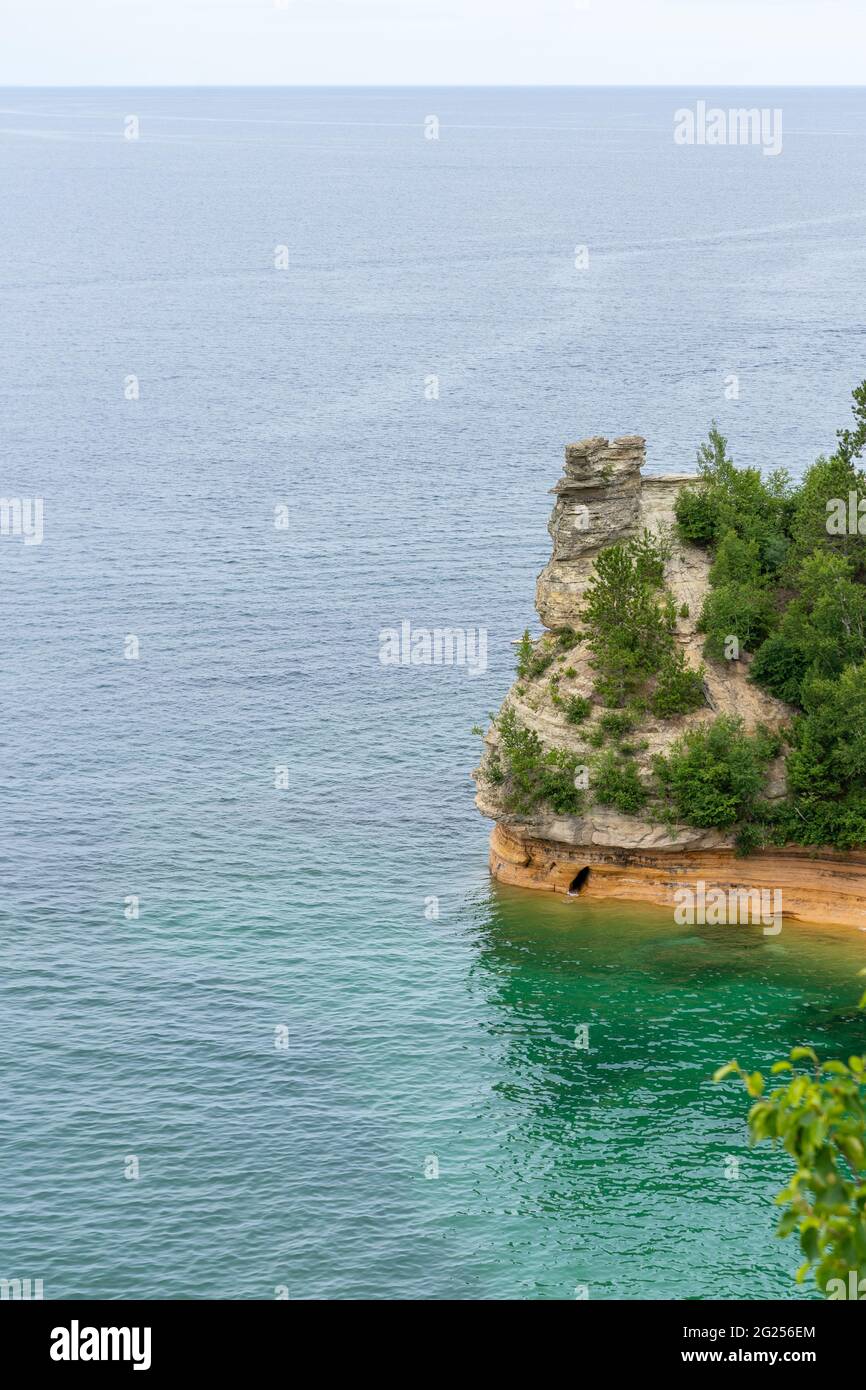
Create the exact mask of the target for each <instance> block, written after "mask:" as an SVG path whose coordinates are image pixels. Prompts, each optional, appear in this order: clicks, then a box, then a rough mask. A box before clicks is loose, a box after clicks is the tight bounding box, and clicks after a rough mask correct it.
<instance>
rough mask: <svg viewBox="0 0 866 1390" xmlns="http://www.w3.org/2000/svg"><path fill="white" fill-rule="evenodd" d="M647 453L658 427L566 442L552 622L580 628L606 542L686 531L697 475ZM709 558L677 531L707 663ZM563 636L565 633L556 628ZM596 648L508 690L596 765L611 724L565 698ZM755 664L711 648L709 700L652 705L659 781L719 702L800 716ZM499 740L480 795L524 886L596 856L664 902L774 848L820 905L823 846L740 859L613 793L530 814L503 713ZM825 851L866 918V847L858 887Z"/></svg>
mask: <svg viewBox="0 0 866 1390" xmlns="http://www.w3.org/2000/svg"><path fill="white" fill-rule="evenodd" d="M643 460H644V440H643V439H641V438H639V437H638V436H635V435H629V436H626V437H624V438H622V439H615V440H614V441H613V442H612V443H611V442H609V441H608V440H607V439H604V438H601V437H595V438H592V439H585V440H582V441H581V442H580V443H579V444H572V445H569V446H568V448H567V449H566V464H565V476H564V477H563V478H562V479H561V480H560V482H559V483H558V484H557V485H556V487H555V488H554V489H553V491H554V494H555V496H556V503H555V505H554V508H553V514H552V516H551V519H550V524H549V528H548V529H549V531H550V534H551V538H552V540H553V555H552V558H551V560H550V563H549V564H548V565H547V566H546V567H545V569H544V570H543V571H542V572H541V574H540V575H539V577H538V584H537V589H536V604H537V607H538V611H539V614H540V615H541V618H542V621H543V622H544V624H545V626H546V627H547V628H548V629H550V630H551V633H557V632H562V631H563V629H565V628H575V629H579V628H580V626H581V621H580V610H581V607H582V602H583V594H584V592H585V590H586V587H587V585H588V583H589V580H590V578H591V576H592V570H593V565H594V563H595V559H596V556H597V555H598V553H599V551H600V550H602V549H603V548H604V547H605V546H608V545H613V544H615V543H616V542H617V541H621V540H626V539H628V538H629V537H630V536H634V535H637V534H639V533H640V532H641V531H642V530H643V529H644V528H647V529H648V530H650V531H655V530H658V529H659V528H664V529H669V530H670V532H671V534H673V532H672V528H673V523H674V510H673V509H674V502H675V499H676V495H677V493H678V491H679V490H680V488H682V487H683V486H684V485H686V484H687V483H690V482H695V481H696V478H695V477H694V475H691V474H684V473H678V474H666V475H661V476H652V477H645V476H643V475H642V474H641V465H642V463H643ZM709 568H710V560H709V556H708V555H707V553H706V551H704V550H701V549H700V548H698V547H696V546H691V545H685V544H682V543H679V542H677V541H676V540H674V543H673V552H672V554H671V557H670V559H669V560H668V562H667V564H666V567H665V584H666V585H667V588H668V589H669V591H670V592H671V594H672V596H673V598H674V602H675V604H676V608H677V612H678V613H679V615H680V616H679V617H678V619H677V632H676V639H677V641H678V642H679V644H680V645H681V647H682V650H683V654H684V656H685V659H686V661H687V662H688V663H689V664H690V665H692V666H693V667H694V668H695V669H697V668H699V667H700V665H701V663H702V646H703V637H702V636H701V634H700V633H698V632H697V630H696V624H697V621H698V618H699V616H700V611H701V607H702V605H703V601H704V597H705V596H706V593H707V591H708V589H709ZM549 640H550V641H551V642H552V641H553V638H552V636H551V638H550V639H549ZM591 655H592V654H591V651H590V650H589V647H588V645H587V644H586V643H584V642H579V643H578V644H577V645H576V646H573V647H571V648H569V649H568V650H567V651H566V652H565V653H564V654H563V655H561V656H558V657H557V661H556V663H555V664H554V666H552V667H551V668H550V669H549V670H548V671H546V672H545V673H544V674H543V675H541V676H539V677H537V678H535V679H525V680H520V681H516V682H515V684H514V685H513V686H512V688H511V690H510V691H509V693H508V695H507V697H506V703H507V704H509V705H510V706H512V707H513V709H514V710H515V713H516V715H517V717H518V719H519V721H520V723H521V724H522V725H524V726H525V727H527V728H529V729H532V730H533V731H534V732H535V733H536V734H537V735H538V737H539V738H540V739H541V741H542V744H543V745H544V746H545V747H548V748H564V749H567V750H568V751H569V752H573V753H577V754H579V755H580V761H581V762H584V763H586V764H587V765H591V762H592V759H593V757H594V756H595V752H596V750H594V749H593V748H592V747H591V746H590V744H589V742H588V740H587V734H589V733H591V731H592V730H593V728H594V727H596V726H597V724H598V720H599V719H600V717H601V715H602V713H603V711H602V710H601V708H600V707H599V706H597V705H596V706H594V707H593V711H592V714H591V716H590V718H589V720H588V721H586V722H585V723H583V724H580V725H574V724H570V723H569V722H568V720H567V719H566V718H565V714H564V708H565V704H566V703H567V700H568V698H569V697H570V696H572V695H581V696H590V697H591V696H592V693H593V685H594V672H593V670H592V667H591V665H590V662H591ZM554 674H555V675H556V676H557V678H558V679H557V690H558V693H559V699H558V700H556V699H554V698H553V693H552V688H551V685H550V677H551V676H552V675H554ZM747 677H748V658H745V659H743V660H741V661H726V662H722V663H710V662H707V663H706V673H705V680H704V693H705V696H706V700H707V704H706V706H705V707H704V708H702V709H699V710H695V711H694V712H693V713H691V714H688V715H685V716H678V717H675V718H672V719H659V718H656V717H654V716H652V715H647V716H645V717H644V718H643V719H642V721H641V723H640V726H639V727H638V729H637V730H635V733H634V735H633V736H632V735H629V739H630V741H633V742H634V744H635V748H634V762H635V765H636V767H637V769H638V772H639V774H640V776H641V778H642V779H643V780H644V781H645V782H646V783H647V784H649V783H650V780H651V778H652V761H653V758H654V756H655V755H656V754H659V753H662V754H664V753H667V752H668V751H669V749H670V747H671V745H672V744H673V743H674V741H675V740H676V739H678V738H679V737H680V736H681V735H682V733H683V732H684V730H686V729H688V728H694V727H696V726H698V725H700V724H704V723H709V722H711V721H712V720H714V719H715V718H716V716H717V715H718V714H723V713H724V714H732V715H736V716H737V717H738V718H740V719H742V720H743V723H744V725H745V728H746V730H747V731H749V732H752V731H754V729H755V728H756V727H757V726H758V725H764V726H765V727H767V728H769V729H773V730H778V729H779V728H781V727H782V726H783V725H784V724H786V723H787V722H788V720H789V719H790V718H791V715H792V714H793V711H792V710H791V709H790V708H789V707H788V706H786V705H784V704H782V702H781V701H779V700H776V699H774V698H773V697H772V696H770V695H767V694H765V693H764V692H762V691H761V690H760V689H759V688H758V687H757V686H755V685H753V684H752V683H751V682H750V681H749V680H748V678H747ZM485 743H486V751H485V756H484V758H483V760H482V763H481V766H480V767H479V768H478V769H477V770H476V773H475V777H476V781H477V784H478V793H477V796H476V805H477V806H478V809H479V810H480V811H481V813H482V814H483V815H485V816H489V817H490V818H491V819H492V820H494V821H496V822H497V825H496V829H495V831H494V835H493V839H492V841H491V858H490V864H491V870H492V872H493V873H494V875H495V876H496V877H498V878H501V879H503V880H504V881H507V882H509V883H516V884H520V885H521V886H524V887H535V888H542V889H545V890H546V891H553V892H568V891H569V887H570V885H571V883H572V881H573V879H574V876H575V874H576V873H578V872H579V871H580V869H581V868H582V867H586V866H590V865H594V866H595V867H594V868H593V870H592V879H593V883H594V887H593V889H592V892H591V893H590V894H589V895H590V896H596V895H602V896H606V897H616V896H622V897H625V898H637V899H640V898H642V899H643V900H645V901H655V902H660V903H661V902H669V901H670V900H671V893H672V891H673V887H675V886H676V884H677V883H678V882H682V881H683V875H686V876H687V875H688V874H689V873H690V872H691V871H692V870H694V872H695V873H696V874H697V873H702V874H703V875H704V878H705V880H706V881H707V884H708V886H713V883H714V882H718V884H719V885H721V886H726V885H728V884H730V883H731V882H732V881H734V882H739V881H740V880H741V879H743V878H746V879H748V877H749V875H750V873H752V872H753V870H752V869H751V868H750V867H749V866H750V865H754V866H757V865H758V862H759V861H760V862H761V863H762V865H763V868H762V869H761V873H762V874H765V875H766V876H769V878H770V879H772V876H773V874H774V873H775V874H776V875H777V881H778V875H780V874H782V872H783V869H784V866H786V865H787V866H788V867H787V871H788V872H790V873H793V872H794V866H796V874H797V894H796V898H795V900H794V902H795V906H792V907H791V908H790V911H791V912H792V914H793V915H801V916H807V917H808V916H809V911H808V903H809V902H810V901H811V899H810V895H809V891H808V882H807V875H806V873H805V870H804V868H803V865H804V863H806V862H807V861H808V862H812V860H813V859H816V858H818V857H819V856H815V855H812V854H811V853H810V852H808V851H805V850H795V849H792V850H790V851H788V850H786V851H784V852H780V851H776V852H775V853H774V854H772V855H763V856H762V855H755V856H750V858H749V859H748V860H746V861H740V860H735V859H734V855H733V837H732V836H731V835H730V834H728V833H726V832H721V831H718V830H698V829H695V828H694V827H691V826H685V825H670V824H668V823H666V822H663V821H662V820H661V815H660V813H659V811H656V813H655V815H652V814H650V813H646V814H644V815H641V816H623V815H620V814H619V813H618V812H616V811H615V810H613V809H612V808H611V807H605V806H600V805H596V804H593V803H592V799H591V796H590V798H588V801H587V805H586V809H585V810H584V812H583V813H582V814H581V815H580V816H567V815H557V814H555V813H554V812H552V811H550V810H549V809H546V808H544V807H543V806H541V807H537V808H536V809H535V811H534V812H533V813H532V815H530V816H528V817H523V818H522V819H521V818H520V817H517V816H514V815H512V814H509V812H508V811H507V810H506V809H505V807H504V806H503V803H502V793H501V789H500V787H499V786H497V785H496V783H495V782H494V781H493V780H492V779H490V778H489V777H488V776H487V775H486V767H487V764H488V759H489V757H490V755H491V753H492V752H493V751H494V750H495V749H496V746H497V743H498V733H497V730H496V728H495V726H492V727H491V728H490V729H489V730H488V733H487V735H486V738H485ZM785 790H786V789H785V775H784V759H783V758H779V759H777V760H776V761H775V763H773V764H772V765H771V767H770V769H769V771H768V775H767V780H766V786H765V794H766V795H767V796H768V797H769V798H770V799H773V798H778V797H783V796H784V795H785ZM821 862H822V864H825V865H826V868H825V871H824V877H825V879H826V880H827V881H829V880H832V882H833V887H834V892H836V893H837V894H838V896H837V903H838V908H837V909H836V915H835V917H834V919H833V920H835V921H837V922H840V923H841V922H846V921H850V922H852V923H854V924H856V925H861V918H862V922H863V924H866V910H863V911H861V910H860V908H859V907H856V908H855V907H854V906H853V905H852V904H854V903H855V901H856V900H857V896H858V894H859V893H861V892H863V891H866V859H863V860H862V861H858V863H857V864H856V866H854V867H853V868H852V871H851V872H852V875H853V877H851V879H850V882H849V883H848V888H847V889H846V888H845V873H846V870H845V862H847V861H846V859H845V857H844V856H839V855H833V854H832V853H828V854H827V855H824V856H823V857H822V859H821ZM714 866H715V869H714ZM741 866H742V867H741ZM754 871H755V872H757V868H755V870H754ZM714 874H715V877H714ZM738 876H739V877H738ZM816 882H817V883H818V884H819V886H818V888H817V890H816V891H817V893H818V894H820V892H823V891H824V890H825V889H826V887H827V882H824V883H823V885H821V882H820V876H817V877H816ZM846 904H848V905H849V906H846ZM849 908H850V910H849ZM823 916H824V913H823V911H822V910H819V907H818V901H817V898H816V901H815V907H814V911H813V913H812V916H811V920H822V918H823Z"/></svg>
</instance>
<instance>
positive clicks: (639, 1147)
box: [473, 885, 866, 1298]
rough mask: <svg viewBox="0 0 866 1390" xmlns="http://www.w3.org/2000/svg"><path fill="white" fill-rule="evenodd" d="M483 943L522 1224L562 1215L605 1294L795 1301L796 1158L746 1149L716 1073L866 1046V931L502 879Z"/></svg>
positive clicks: (739, 1115)
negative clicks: (709, 913) (783, 1220)
mask: <svg viewBox="0 0 866 1390" xmlns="http://www.w3.org/2000/svg"><path fill="white" fill-rule="evenodd" d="M477 942H478V957H477V963H476V966H475V969H474V972H473V985H474V989H475V990H476V991H477V992H478V993H479V994H480V995H481V996H483V1000H484V1004H485V1011H486V1012H485V1017H486V1022H485V1027H486V1028H487V1030H488V1031H489V1033H490V1034H491V1036H492V1037H493V1038H494V1039H495V1040H496V1042H497V1044H498V1046H499V1058H500V1063H501V1079H500V1080H499V1081H498V1082H497V1083H496V1085H495V1087H494V1091H495V1095H496V1099H497V1101H498V1103H499V1112H500V1113H499V1122H500V1125H501V1132H502V1135H503V1143H502V1161H501V1169H500V1178H501V1180H502V1182H503V1184H504V1185H507V1187H508V1188H509V1189H513V1190H514V1191H515V1192H516V1193H517V1194H518V1200H519V1209H520V1210H521V1211H522V1212H523V1213H524V1214H526V1215H533V1214H534V1215H536V1216H537V1217H540V1216H541V1215H542V1214H543V1215H544V1217H545V1219H546V1220H548V1221H550V1219H551V1217H552V1218H553V1221H554V1225H555V1229H556V1231H557V1240H556V1242H555V1243H554V1245H553V1247H552V1248H551V1256H552V1263H553V1264H554V1265H555V1264H556V1263H557V1262H561V1261H562V1258H563V1243H564V1241H567V1240H568V1238H569V1236H570V1240H571V1244H572V1247H573V1258H572V1261H571V1273H572V1275H573V1276H574V1278H575V1283H576V1284H577V1283H579V1282H581V1281H582V1282H585V1283H587V1284H588V1286H589V1290H590V1297H626V1298H628V1297H639V1298H653V1297H680V1298H681V1297H696V1296H697V1297H723V1298H724V1297H729V1298H733V1297H738V1298H749V1297H752V1298H766V1297H770V1296H774V1295H780V1294H781V1295H782V1296H789V1295H790V1296H791V1297H795V1296H797V1291H796V1290H795V1289H794V1287H793V1285H792V1284H791V1281H790V1276H791V1273H792V1271H793V1269H795V1268H796V1266H797V1264H798V1263H799V1259H798V1251H797V1249H796V1247H795V1246H794V1244H793V1243H792V1242H786V1243H782V1242H780V1241H778V1240H777V1239H775V1237H774V1236H773V1234H772V1228H773V1224H774V1213H773V1209H772V1203H771V1199H772V1195H773V1193H774V1191H775V1190H776V1189H777V1188H778V1186H779V1185H780V1184H781V1181H782V1179H783V1176H784V1174H785V1172H786V1170H787V1166H788V1165H787V1160H786V1158H785V1156H784V1154H781V1153H778V1152H773V1151H772V1150H770V1149H769V1147H767V1148H761V1149H757V1150H751V1149H750V1148H749V1146H748V1141H747V1134H746V1128H745V1123H744V1121H745V1116H746V1113H747V1110H748V1104H749V1102H748V1098H747V1097H746V1095H745V1093H744V1092H743V1090H742V1088H741V1087H739V1085H738V1083H736V1082H729V1083H725V1084H724V1085H721V1086H714V1085H713V1084H712V1081H711V1077H712V1073H713V1071H714V1069H715V1068H716V1067H717V1066H719V1065H720V1064H721V1063H723V1062H726V1061H729V1060H730V1059H731V1058H733V1057H736V1058H738V1059H739V1060H740V1061H741V1062H742V1063H743V1064H744V1065H748V1066H749V1067H750V1068H755V1067H757V1068H767V1067H768V1066H769V1065H770V1063H771V1062H772V1061H774V1060H775V1059H777V1058H778V1057H780V1056H784V1055H785V1054H786V1053H787V1052H788V1051H789V1050H790V1048H791V1047H792V1046H794V1045H796V1044H799V1043H808V1044H810V1045H811V1046H813V1047H815V1048H816V1050H817V1051H818V1052H819V1055H824V1056H827V1057H829V1056H833V1055H841V1056H844V1057H847V1056H848V1055H850V1053H851V1052H852V1051H854V1050H862V1049H863V1047H864V1038H866V1023H864V1020H863V1018H862V1016H861V1015H859V1014H858V1012H857V1010H856V1008H855V1004H856V1000H857V998H858V997H859V988H858V986H859V983H860V982H859V981H857V979H856V975H857V971H858V970H859V969H860V968H862V966H863V964H864V960H866V941H864V938H863V937H862V936H861V935H859V934H858V933H855V932H852V931H850V930H847V929H846V930H842V929H839V930H837V929H833V928H829V929H828V928H826V927H820V928H817V927H809V926H803V925H802V924H795V923H790V924H786V925H785V927H784V929H783V932H782V934H781V936H779V937H772V938H769V937H766V936H764V935H763V933H762V931H761V929H760V927H749V926H732V927H718V926H712V927H710V926H707V927H699V928H695V927H694V926H688V927H678V926H676V925H675V924H674V923H673V922H672V919H671V916H670V914H669V913H668V912H666V911H665V910H663V909H655V908H635V907H632V906H623V905H618V904H609V903H599V904H590V903H586V902H582V903H580V905H579V906H578V905H576V904H575V903H573V902H571V901H568V900H563V899H560V898H553V897H547V896H542V895H537V896H536V895H530V894H528V893H525V892H522V891H521V890H519V889H508V888H505V887H503V886H501V885H495V886H493V887H492V889H491V893H490V897H489V899H488V901H487V902H486V903H485V904H484V907H483V909H482V910H481V911H480V912H479V914H478V918H477ZM587 1043H588V1046H587V1045H586V1044H587ZM732 1158H733V1160H734V1162H731V1159H732ZM732 1172H734V1173H738V1174H739V1176H737V1177H732V1176H731V1173H732ZM558 1296H560V1297H562V1296H568V1295H567V1293H566V1292H565V1291H564V1290H563V1289H562V1288H561V1289H560V1292H559V1295H558ZM800 1296H802V1293H801V1294H800Z"/></svg>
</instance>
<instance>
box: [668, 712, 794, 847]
mask: <svg viewBox="0 0 866 1390" xmlns="http://www.w3.org/2000/svg"><path fill="white" fill-rule="evenodd" d="M777 747H778V745H777V743H776V742H774V741H773V739H772V738H771V737H770V736H769V735H767V734H766V733H765V732H763V731H759V732H758V733H756V734H752V735H749V734H747V733H745V732H744V730H743V725H742V721H741V720H739V719H732V718H730V717H729V716H726V715H720V716H719V718H718V719H716V720H714V722H713V723H712V724H704V725H701V727H700V728H697V729H689V730H687V731H686V732H685V733H684V734H683V735H682V736H681V737H680V738H679V739H677V741H676V743H674V744H673V746H672V747H671V749H670V752H669V753H668V755H667V757H664V756H662V755H658V756H657V757H656V758H655V759H654V767H655V772H656V776H657V778H658V781H659V785H660V787H661V789H662V791H663V792H664V794H665V795H666V797H667V798H668V799H669V801H670V804H671V806H672V808H673V810H674V813H675V818H676V819H677V820H681V821H685V822H686V823H687V824H688V825H695V826H698V827H701V828H709V827H711V826H715V827H719V828H724V827H727V826H732V825H735V824H736V822H737V821H739V820H741V819H743V818H745V816H746V814H747V812H748V811H749V809H750V807H751V804H752V802H753V801H755V799H756V798H757V797H758V795H759V794H760V790H761V786H762V783H763V776H764V771H765V769H766V766H767V763H768V762H769V761H770V759H771V758H772V757H773V756H774V753H775V752H776V751H777Z"/></svg>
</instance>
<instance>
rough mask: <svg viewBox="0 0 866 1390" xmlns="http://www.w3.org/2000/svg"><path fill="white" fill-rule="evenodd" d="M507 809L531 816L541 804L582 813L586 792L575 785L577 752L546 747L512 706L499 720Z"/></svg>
mask: <svg viewBox="0 0 866 1390" xmlns="http://www.w3.org/2000/svg"><path fill="white" fill-rule="evenodd" d="M496 728H497V730H498V733H499V765H500V768H501V771H502V774H503V776H502V785H503V787H504V792H503V802H504V805H505V809H506V810H507V811H510V812H512V813H513V814H515V815H530V814H531V813H532V811H534V810H535V809H536V808H537V807H538V806H540V805H541V804H542V803H546V804H547V805H548V806H550V808H551V809H552V810H554V811H556V812H557V813H558V814H560V815H579V814H580V812H581V810H582V808H583V793H582V792H581V791H580V790H579V789H578V788H577V787H576V786H575V784H574V783H575V774H576V771H577V755H576V754H574V753H569V752H568V751H567V750H566V749H563V748H551V749H547V750H545V748H544V745H543V744H542V742H541V739H540V738H539V737H538V734H536V733H535V732H534V730H532V729H527V728H525V726H524V725H522V724H520V723H519V722H518V719H517V716H516V714H515V713H514V710H513V709H512V708H511V706H510V705H507V706H506V707H505V709H504V710H503V711H502V713H501V714H500V716H499V718H498V720H497V721H496Z"/></svg>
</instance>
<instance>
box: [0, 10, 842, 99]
mask: <svg viewBox="0 0 866 1390" xmlns="http://www.w3.org/2000/svg"><path fill="white" fill-rule="evenodd" d="M864 54H866V0H0V85H2V86H55V85H58V86H131V85H135V86H145V85H147V86H149V85H154V86H161V85H171V84H179V85H187V84H190V85H209V84H225V83H230V84H236V85H262V84H265V85H274V84H276V85H288V86H292V85H297V84H306V85H316V84H323V85H331V84H333V85H344V84H347V85H349V84H350V85H374V86H378V85H406V86H417V85H429V86H437V85H451V84H455V85H459V84H494V85H495V84H502V85H509V84H515V83H516V84H528V85H557V84H565V85H585V84H592V85H607V84H624V85H631V84H650V85H652V84H666V83H670V84H675V85H679V84H686V83H688V84H696V83H700V84H704V85H709V84H731V85H739V84H748V83H755V84H759V85H768V84H775V85H801V84H811V85H836V84H839V85H846V84H847V85H858V84H862V83H863V82H864V81H866V59H864Z"/></svg>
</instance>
